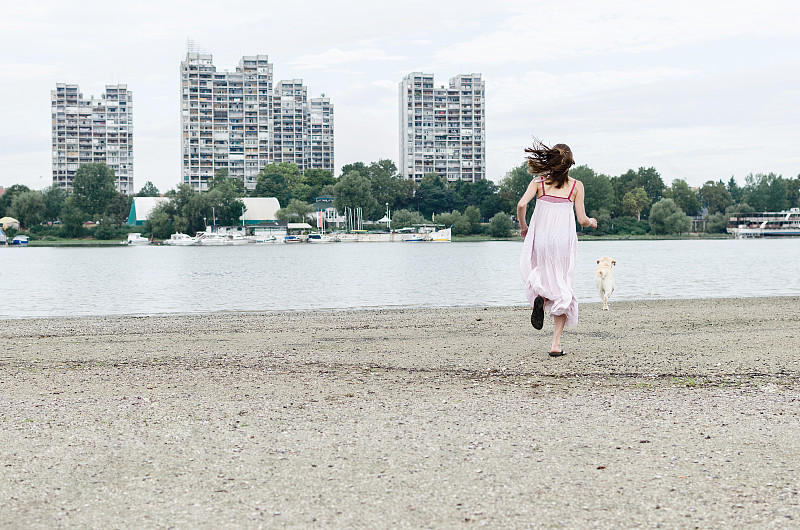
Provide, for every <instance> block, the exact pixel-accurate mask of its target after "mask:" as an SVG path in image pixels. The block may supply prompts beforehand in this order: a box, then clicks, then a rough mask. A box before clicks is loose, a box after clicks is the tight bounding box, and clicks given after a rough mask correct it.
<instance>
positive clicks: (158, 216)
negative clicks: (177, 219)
mask: <svg viewBox="0 0 800 530" xmlns="http://www.w3.org/2000/svg"><path fill="white" fill-rule="evenodd" d="M172 220H173V217H172V215H170V205H169V203H162V204H159V205H158V206H156V207H155V208H153V211H151V212H150V215H148V216H147V221H146V222H145V225H144V231H145V232H150V234H151V235H152V236H153V237H154V238H156V239H169V238H170V236H171V235H172V234H174V233H175V230H173V227H172Z"/></svg>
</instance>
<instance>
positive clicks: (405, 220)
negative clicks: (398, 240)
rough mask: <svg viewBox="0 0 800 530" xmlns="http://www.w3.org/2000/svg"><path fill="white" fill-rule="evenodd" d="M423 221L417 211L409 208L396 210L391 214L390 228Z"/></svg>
mask: <svg viewBox="0 0 800 530" xmlns="http://www.w3.org/2000/svg"><path fill="white" fill-rule="evenodd" d="M423 223H425V219H424V218H423V217H422V214H420V213H419V212H414V211H411V210H397V211H395V212H394V214H392V230H398V229H400V228H408V227H411V226H414V225H421V224H423Z"/></svg>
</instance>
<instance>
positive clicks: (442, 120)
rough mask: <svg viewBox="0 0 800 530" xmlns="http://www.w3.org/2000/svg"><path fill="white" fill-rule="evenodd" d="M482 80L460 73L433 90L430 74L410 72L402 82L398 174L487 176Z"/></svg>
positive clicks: (415, 176)
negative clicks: (447, 83) (448, 83)
mask: <svg viewBox="0 0 800 530" xmlns="http://www.w3.org/2000/svg"><path fill="white" fill-rule="evenodd" d="M485 88H486V87H485V82H484V81H483V80H482V79H481V74H469V75H458V76H456V77H454V78H452V79H450V85H449V87H447V88H445V87H444V86H441V87H440V88H435V85H434V80H433V75H432V74H423V73H420V72H413V73H411V74H409V75H407V76H406V77H405V78H403V81H401V82H400V172H401V173H402V174H403V176H404V177H406V178H410V179H414V180H417V181H419V180H421V179H422V177H423V176H424V175H426V174H428V173H436V174H438V175H440V176H441V177H442V178H446V179H447V180H450V181H454V180H464V181H468V182H475V181H477V180H483V179H485V178H486V123H485V119H484V118H485V115H486V114H485V112H486V110H485V97H486V96H485Z"/></svg>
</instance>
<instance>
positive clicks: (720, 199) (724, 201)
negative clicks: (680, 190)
mask: <svg viewBox="0 0 800 530" xmlns="http://www.w3.org/2000/svg"><path fill="white" fill-rule="evenodd" d="M700 200H701V202H702V204H703V206H705V207H706V208H708V213H709V214H714V213H717V212H724V211H725V209H726V208H727V207H728V206H730V205H731V204H733V198H732V197H731V193H730V192H729V191H728V188H726V187H725V184H723V183H722V181H719V182H714V181H713V180H709V181H708V182H706V183H705V184H703V187H702V188H700Z"/></svg>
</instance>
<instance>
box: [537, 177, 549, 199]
mask: <svg viewBox="0 0 800 530" xmlns="http://www.w3.org/2000/svg"><path fill="white" fill-rule="evenodd" d="M539 182H540V183H541V185H542V194H541V195H540V197H544V196H545V195H547V194H546V193H545V192H544V179H543V178H542V179H540V180H539Z"/></svg>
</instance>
